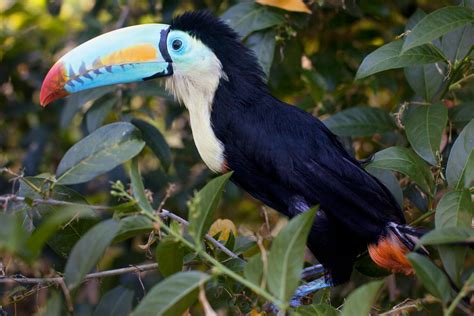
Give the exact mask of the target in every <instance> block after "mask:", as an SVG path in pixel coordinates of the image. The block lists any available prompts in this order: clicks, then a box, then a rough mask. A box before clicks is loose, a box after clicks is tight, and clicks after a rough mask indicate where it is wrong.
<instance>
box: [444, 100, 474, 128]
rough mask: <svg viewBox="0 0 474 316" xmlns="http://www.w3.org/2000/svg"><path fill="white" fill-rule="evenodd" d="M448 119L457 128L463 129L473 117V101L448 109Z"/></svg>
mask: <svg viewBox="0 0 474 316" xmlns="http://www.w3.org/2000/svg"><path fill="white" fill-rule="evenodd" d="M449 119H450V120H451V122H453V124H454V126H455V127H456V128H458V129H463V128H464V126H466V125H467V124H468V123H469V122H470V121H471V120H472V119H474V102H466V103H461V104H458V105H456V106H455V107H453V108H451V109H449Z"/></svg>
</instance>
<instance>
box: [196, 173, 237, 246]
mask: <svg viewBox="0 0 474 316" xmlns="http://www.w3.org/2000/svg"><path fill="white" fill-rule="evenodd" d="M231 175H232V172H229V173H226V174H224V175H222V176H219V177H217V178H214V179H212V180H211V181H210V182H209V183H208V184H206V186H205V187H204V188H202V189H201V190H200V191H199V192H198V193H196V195H195V196H194V197H193V198H192V200H191V201H189V205H188V206H189V234H190V235H191V236H192V237H193V238H194V241H195V242H196V244H200V243H201V239H202V237H203V236H204V234H206V233H207V231H208V230H209V227H210V226H211V224H212V215H213V214H214V210H215V208H216V207H217V203H218V202H219V200H220V198H221V196H222V191H223V189H224V186H225V185H226V183H227V181H228V180H229V178H230V176H231Z"/></svg>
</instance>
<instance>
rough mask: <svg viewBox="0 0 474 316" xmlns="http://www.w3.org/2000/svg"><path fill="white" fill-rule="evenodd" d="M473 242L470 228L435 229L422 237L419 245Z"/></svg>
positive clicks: (473, 233) (473, 237)
mask: <svg viewBox="0 0 474 316" xmlns="http://www.w3.org/2000/svg"><path fill="white" fill-rule="evenodd" d="M466 242H471V243H473V242H474V229H471V228H457V227H448V228H437V229H434V230H432V231H430V232H428V233H427V234H425V235H423V237H421V238H420V241H419V242H418V243H419V244H420V245H445V244H455V243H466Z"/></svg>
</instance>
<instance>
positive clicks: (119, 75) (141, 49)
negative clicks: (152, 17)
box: [40, 24, 173, 106]
mask: <svg viewBox="0 0 474 316" xmlns="http://www.w3.org/2000/svg"><path fill="white" fill-rule="evenodd" d="M168 32H169V25H165V24H143V25H137V26H131V27H126V28H123V29H119V30H115V31H112V32H109V33H106V34H103V35H101V36H98V37H96V38H93V39H91V40H89V41H88V42H85V43H84V44H82V45H80V46H78V47H76V48H75V49H73V50H72V51H70V52H68V53H67V54H66V55H64V56H63V57H62V58H61V59H59V60H58V61H57V62H56V64H54V66H53V67H52V68H51V69H50V70H49V72H48V74H47V75H46V78H45V79H44V81H43V85H42V87H41V93H40V103H41V105H42V106H46V105H47V104H49V103H51V102H53V101H54V100H57V99H60V98H63V97H65V96H67V95H69V94H72V93H75V92H79V91H83V90H87V89H91V88H96V87H101V86H107V85H112V84H117V83H128V82H134V81H141V80H147V79H152V78H156V77H163V76H169V75H172V74H173V68H172V64H171V58H170V56H169V54H168V50H167V37H168Z"/></svg>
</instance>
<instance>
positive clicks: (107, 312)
mask: <svg viewBox="0 0 474 316" xmlns="http://www.w3.org/2000/svg"><path fill="white" fill-rule="evenodd" d="M133 297H134V293H133V291H132V290H130V289H127V288H125V287H123V286H117V287H116V288H114V289H113V290H111V291H109V292H107V293H106V294H105V295H104V296H103V297H102V299H101V300H100V302H99V304H98V305H97V307H96V308H95V310H94V313H93V314H92V315H93V316H127V315H130V312H131V311H132V303H133Z"/></svg>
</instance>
